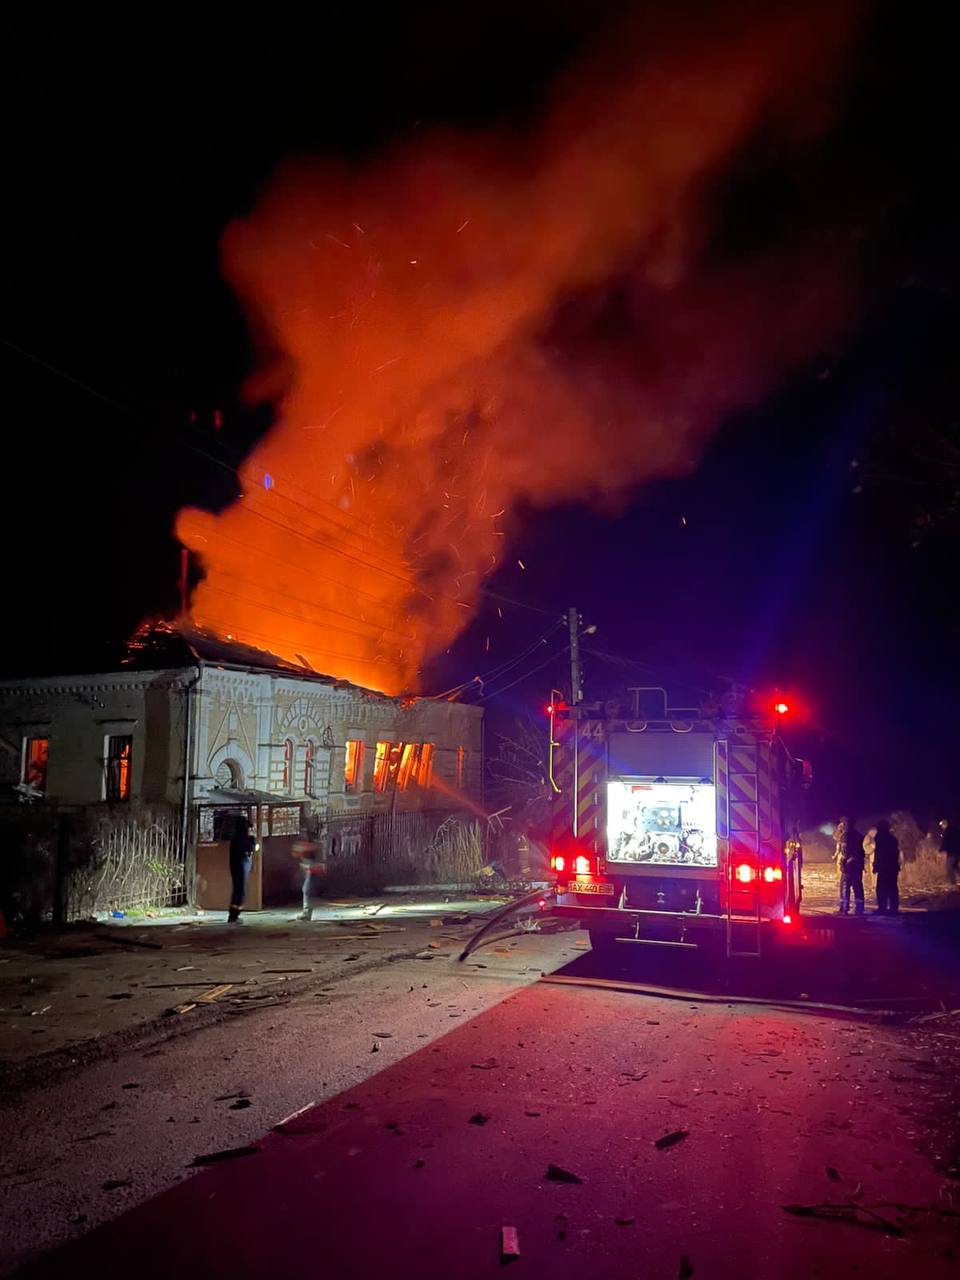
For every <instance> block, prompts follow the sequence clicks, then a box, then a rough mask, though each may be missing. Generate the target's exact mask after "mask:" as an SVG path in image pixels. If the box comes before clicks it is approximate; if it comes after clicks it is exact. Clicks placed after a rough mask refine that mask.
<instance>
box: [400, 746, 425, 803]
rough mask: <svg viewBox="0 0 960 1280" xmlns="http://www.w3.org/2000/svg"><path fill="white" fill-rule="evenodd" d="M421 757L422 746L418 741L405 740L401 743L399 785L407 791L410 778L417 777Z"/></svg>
mask: <svg viewBox="0 0 960 1280" xmlns="http://www.w3.org/2000/svg"><path fill="white" fill-rule="evenodd" d="M419 757H420V746H419V744H418V743H416V742H404V743H401V745H400V763H399V765H398V767H397V786H398V787H399V789H400V790H401V791H406V789H407V787H409V785H410V780H411V778H412V779H416V776H417V765H418V761H419Z"/></svg>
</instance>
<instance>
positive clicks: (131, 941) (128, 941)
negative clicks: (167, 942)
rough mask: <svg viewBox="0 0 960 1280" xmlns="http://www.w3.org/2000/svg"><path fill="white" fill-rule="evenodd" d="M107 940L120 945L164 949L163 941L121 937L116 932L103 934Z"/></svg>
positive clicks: (151, 949)
mask: <svg viewBox="0 0 960 1280" xmlns="http://www.w3.org/2000/svg"><path fill="white" fill-rule="evenodd" d="M103 936H104V937H105V938H106V940H107V942H115V943H116V944H117V946H119V947H147V948H148V949H149V950H150V951H162V950H163V943H162V942H147V940H146V939H145V938H121V937H117V935H116V934H113V933H107V934H104V935H103Z"/></svg>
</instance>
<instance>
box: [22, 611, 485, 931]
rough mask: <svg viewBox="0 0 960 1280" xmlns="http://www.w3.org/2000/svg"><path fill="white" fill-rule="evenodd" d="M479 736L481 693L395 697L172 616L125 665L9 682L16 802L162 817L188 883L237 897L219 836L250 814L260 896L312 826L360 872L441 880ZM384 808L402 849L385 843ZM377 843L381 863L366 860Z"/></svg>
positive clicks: (203, 899) (286, 867)
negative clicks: (178, 624)
mask: <svg viewBox="0 0 960 1280" xmlns="http://www.w3.org/2000/svg"><path fill="white" fill-rule="evenodd" d="M481 734H482V712H481V710H480V709H479V708H476V707H470V706H464V705H461V704H458V703H453V702H447V701H435V700H431V699H415V698H396V697H388V696H386V695H384V694H381V693H378V692H375V691H372V690H369V689H364V688H361V687H359V686H357V685H354V684H351V683H349V682H347V681H344V680H338V679H335V678H333V677H330V676H325V675H321V674H318V673H317V672H315V671H312V670H310V669H308V668H306V667H304V666H297V665H296V664H294V663H292V662H287V661H285V660H283V659H280V658H277V657H275V656H274V655H272V654H269V653H266V652H263V651H260V650H255V649H251V648H248V647H245V646H242V645H239V644H233V643H230V642H228V641H223V640H220V639H217V638H216V637H214V636H212V635H210V634H207V633H203V632H200V631H196V630H194V631H180V630H175V629H174V628H172V627H169V626H166V625H159V626H152V627H148V628H144V629H143V630H142V631H141V632H140V633H138V635H137V636H136V637H135V638H134V641H133V642H132V643H131V650H130V658H129V661H128V662H127V663H126V664H125V665H124V667H123V669H122V670H118V671H111V672H99V673H96V674H89V675H64V676H49V677H44V678H40V679H21V680H6V681H3V682H0V741H2V742H3V744H4V746H5V748H6V749H5V750H4V751H3V752H2V753H0V768H2V769H3V771H4V776H3V778H2V784H3V785H2V791H3V798H4V800H5V801H8V802H10V803H17V802H20V803H21V804H23V803H26V804H29V805H34V806H37V808H38V809H40V808H45V809H47V810H56V811H62V812H68V813H72V814H78V813H82V814H84V815H85V816H86V817H89V816H90V814H91V813H92V814H99V815H101V816H104V815H110V816H112V817H113V818H121V819H127V818H129V817H130V816H131V815H136V814H143V815H147V820H148V821H149V822H153V823H156V821H157V819H158V815H161V816H162V818H163V821H164V822H165V823H166V824H167V825H168V826H170V824H171V823H173V824H175V825H176V829H177V832H178V842H179V846H180V847H179V850H177V851H176V852H177V853H178V854H179V856H180V857H181V859H182V863H183V870H184V883H185V885H186V886H187V887H188V892H187V896H188V897H189V898H191V899H195V900H196V902H197V903H198V904H199V905H201V906H207V907H214V908H220V907H225V906H226V905H227V895H228V892H229V876H228V871H227V856H226V846H225V844H224V842H223V839H222V836H223V835H224V833H225V831H226V830H227V829H228V828H229V825H230V822H231V820H232V819H234V818H235V817H236V816H237V815H238V814H246V815H247V816H248V817H249V819H250V821H251V822H253V823H254V825H255V827H256V830H257V832H258V833H259V835H260V837H261V843H262V854H261V855H259V856H258V858H257V860H256V864H255V867H254V874H253V878H252V882H251V895H250V899H249V905H250V906H251V907H253V908H257V907H259V906H261V905H262V904H266V905H269V904H271V903H274V904H277V903H282V902H284V901H286V900H289V899H290V898H291V896H292V884H291V877H292V870H291V869H292V867H293V860H292V859H291V857H290V856H289V853H290V846H291V844H292V842H293V840H294V838H295V837H296V836H297V835H298V834H299V833H300V832H301V831H302V830H312V831H316V832H318V833H319V836H320V838H321V840H322V841H324V842H325V845H326V855H327V858H328V862H329V865H330V867H331V870H332V871H333V873H334V875H337V874H338V873H340V876H341V878H342V879H344V881H345V882H349V881H350V879H351V878H356V877H357V876H359V878H360V879H361V880H365V881H366V882H368V883H370V882H372V881H374V880H376V879H377V878H378V877H383V876H386V877H387V878H388V879H390V878H396V879H397V880H398V881H399V882H403V881H404V880H405V879H407V880H411V881H413V882H416V881H418V880H423V879H425V878H427V871H428V869H427V865H426V860H427V858H428V852H429V850H430V848H431V837H432V834H433V833H434V832H435V830H436V829H437V827H439V826H440V824H441V823H443V822H445V821H446V820H447V819H449V818H451V817H453V816H457V815H459V816H462V817H464V818H465V820H467V821H471V820H473V818H474V816H475V815H476V814H477V813H479V812H480V810H479V800H480V787H481V765H482V761H481V749H482V736H481ZM386 819H389V821H390V823H392V830H393V836H394V837H396V836H397V834H398V832H399V835H400V836H401V837H403V842H404V843H405V848H406V854H405V860H404V861H403V865H398V864H397V862H396V859H394V860H393V861H391V850H390V849H389V848H386V847H378V848H376V849H375V848H374V847H373V845H371V839H370V837H371V832H372V831H373V830H374V829H375V827H376V824H377V823H378V822H381V823H382V822H383V821H385V820H386ZM404 824H406V826H404ZM171 829H172V828H171ZM411 833H413V837H412V839H411ZM418 848H419V849H420V852H421V853H422V855H423V860H424V861H423V865H418V862H417V858H418ZM394 852H395V850H394ZM373 855H375V856H376V857H378V858H379V859H380V865H379V866H377V867H373V866H362V865H360V864H362V863H363V860H364V858H365V857H369V856H373ZM431 870H432V872H434V873H435V872H436V871H437V868H436V867H435V866H432V867H431Z"/></svg>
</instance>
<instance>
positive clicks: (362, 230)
mask: <svg viewBox="0 0 960 1280" xmlns="http://www.w3.org/2000/svg"><path fill="white" fill-rule="evenodd" d="M353 225H354V226H355V227H356V229H357V230H358V231H359V232H360V234H361V235H362V236H365V235H366V234H367V233H366V232H365V231H364V229H363V227H361V225H360V223H359V222H355V223H354V224H353Z"/></svg>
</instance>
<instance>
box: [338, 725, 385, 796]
mask: <svg viewBox="0 0 960 1280" xmlns="http://www.w3.org/2000/svg"><path fill="white" fill-rule="evenodd" d="M378 745H379V744H378ZM379 758H380V757H379V755H378V756H377V759H378V760H379ZM343 789H344V791H362V790H363V743H362V742H361V741H360V739H359V738H349V739H348V740H347V745H346V748H345V750H344V756H343ZM378 789H379V790H382V788H378Z"/></svg>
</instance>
